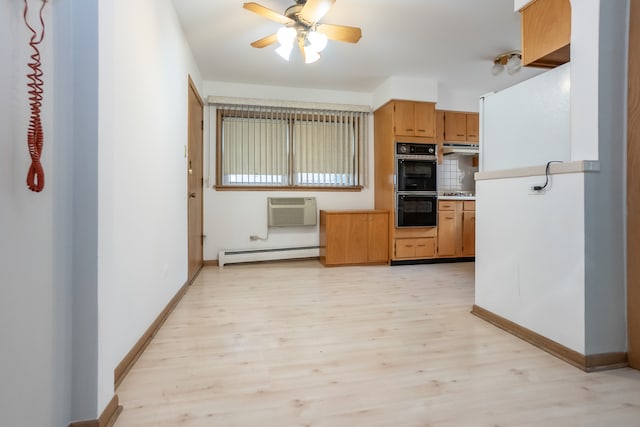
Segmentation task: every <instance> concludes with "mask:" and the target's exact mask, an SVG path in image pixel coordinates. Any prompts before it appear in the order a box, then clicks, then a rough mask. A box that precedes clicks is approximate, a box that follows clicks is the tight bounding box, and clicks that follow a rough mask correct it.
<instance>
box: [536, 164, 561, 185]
mask: <svg viewBox="0 0 640 427" xmlns="http://www.w3.org/2000/svg"><path fill="white" fill-rule="evenodd" d="M551 163H562V162H561V161H560V160H551V161H550V162H547V167H546V168H545V169H544V185H534V186H533V191H542V190H544V189H545V188H547V185H549V167H550V166H551Z"/></svg>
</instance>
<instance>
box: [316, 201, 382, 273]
mask: <svg viewBox="0 0 640 427" xmlns="http://www.w3.org/2000/svg"><path fill="white" fill-rule="evenodd" d="M388 224H389V212H388V211H383V210H359V211H325V210H321V211H320V261H321V262H322V263H323V264H324V265H327V266H331V265H349V264H386V263H388V262H389V225H388Z"/></svg>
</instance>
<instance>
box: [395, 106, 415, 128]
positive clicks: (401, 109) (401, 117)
mask: <svg viewBox="0 0 640 427" xmlns="http://www.w3.org/2000/svg"><path fill="white" fill-rule="evenodd" d="M413 104H414V103H413V102H410V101H396V102H395V106H394V107H395V108H394V112H393V121H394V125H395V134H396V135H400V136H414V135H415V118H414V117H415V109H414V106H413Z"/></svg>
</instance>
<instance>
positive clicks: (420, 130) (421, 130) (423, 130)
mask: <svg viewBox="0 0 640 427" xmlns="http://www.w3.org/2000/svg"><path fill="white" fill-rule="evenodd" d="M418 132H426V129H418Z"/></svg>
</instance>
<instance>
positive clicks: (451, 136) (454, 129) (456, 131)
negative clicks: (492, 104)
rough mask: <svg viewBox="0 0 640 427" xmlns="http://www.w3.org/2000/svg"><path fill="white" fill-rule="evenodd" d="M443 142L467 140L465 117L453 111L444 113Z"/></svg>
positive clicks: (463, 114)
mask: <svg viewBox="0 0 640 427" xmlns="http://www.w3.org/2000/svg"><path fill="white" fill-rule="evenodd" d="M444 140H445V141H466V140H467V115H466V114H465V113H458V112H455V111H445V112H444Z"/></svg>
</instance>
